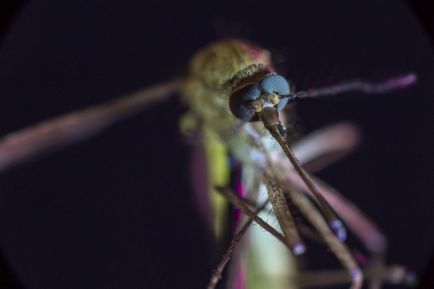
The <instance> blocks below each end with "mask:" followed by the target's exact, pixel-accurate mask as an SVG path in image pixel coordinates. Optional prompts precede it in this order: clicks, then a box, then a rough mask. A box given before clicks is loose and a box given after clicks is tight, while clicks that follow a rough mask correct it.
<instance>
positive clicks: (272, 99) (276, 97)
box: [229, 74, 294, 121]
mask: <svg viewBox="0 0 434 289" xmlns="http://www.w3.org/2000/svg"><path fill="white" fill-rule="evenodd" d="M293 95H294V92H293V91H291V88H290V86H289V83H288V81H287V80H286V79H285V78H284V77H283V76H281V75H278V74H269V75H266V76H265V77H263V78H262V79H260V80H259V81H258V82H256V83H253V84H248V85H245V86H243V87H241V88H235V89H234V90H233V92H232V94H231V96H230V98H229V107H230V109H231V112H232V113H233V114H234V115H235V116H236V117H237V118H240V119H242V120H244V121H258V120H259V114H260V113H262V111H263V110H264V109H266V108H274V110H276V111H281V110H282V109H283V108H284V107H285V106H286V104H287V103H288V101H289V100H290V99H291V97H292V96H293Z"/></svg>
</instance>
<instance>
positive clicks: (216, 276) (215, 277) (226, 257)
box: [206, 201, 268, 289]
mask: <svg viewBox="0 0 434 289" xmlns="http://www.w3.org/2000/svg"><path fill="white" fill-rule="evenodd" d="M267 203H268V201H267V202H265V203H264V204H263V205H261V206H260V207H259V208H258V209H256V211H255V212H254V214H255V216H257V215H258V213H259V212H260V211H262V210H263V209H264V208H265V206H266V205H267ZM253 221H254V218H249V220H248V221H246V223H245V224H244V225H242V226H241V228H240V229H239V230H238V231H237V232H236V233H235V235H234V236H233V238H232V240H231V242H230V244H229V246H228V248H227V249H226V251H225V253H224V254H223V257H222V259H221V260H220V262H219V264H218V265H217V268H216V269H215V270H214V272H213V274H212V275H211V278H210V280H209V283H208V286H207V287H206V288H207V289H214V288H215V287H216V286H217V284H218V282H219V281H220V280H221V278H222V274H223V271H224V269H225V268H226V266H227V264H228V263H229V261H230V260H231V258H232V255H233V253H234V250H235V248H236V247H237V245H238V244H239V243H240V241H241V238H242V237H243V236H244V235H245V233H246V232H247V229H248V228H249V226H250V225H251V224H252V222H253Z"/></svg>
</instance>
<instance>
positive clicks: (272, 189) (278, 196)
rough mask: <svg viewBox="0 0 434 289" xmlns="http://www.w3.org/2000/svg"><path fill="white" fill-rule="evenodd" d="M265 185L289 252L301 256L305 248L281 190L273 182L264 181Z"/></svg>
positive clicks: (269, 180)
mask: <svg viewBox="0 0 434 289" xmlns="http://www.w3.org/2000/svg"><path fill="white" fill-rule="evenodd" d="M265 183H266V186H267V192H268V196H269V199H270V202H271V204H272V205H273V211H274V214H275V215H276V217H277V221H278V222H279V225H280V228H281V229H282V231H283V236H284V237H285V240H286V243H287V244H288V245H289V247H291V251H292V252H293V253H294V255H301V254H303V253H304V252H305V251H306V247H305V245H304V243H303V241H302V240H301V238H300V235H299V233H298V231H297V228H296V225H295V222H294V219H293V217H292V214H291V212H290V210H289V207H288V204H287V202H286V198H285V195H284V193H283V191H282V189H281V188H280V187H279V186H278V185H277V184H276V182H275V181H274V180H271V179H265Z"/></svg>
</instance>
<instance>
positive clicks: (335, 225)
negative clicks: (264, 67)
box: [260, 109, 346, 240]
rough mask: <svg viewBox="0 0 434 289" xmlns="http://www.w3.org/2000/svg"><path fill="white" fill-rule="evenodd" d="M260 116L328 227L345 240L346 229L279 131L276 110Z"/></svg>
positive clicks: (266, 111) (265, 111) (267, 111)
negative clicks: (316, 204)
mask: <svg viewBox="0 0 434 289" xmlns="http://www.w3.org/2000/svg"><path fill="white" fill-rule="evenodd" d="M260 118H261V120H262V121H263V123H264V126H265V127H266V128H267V130H268V131H269V132H270V133H271V135H272V136H273V137H274V138H275V139H276V141H277V142H278V143H279V145H280V146H281V148H282V150H283V151H284V153H285V155H286V156H287V157H288V160H289V161H290V162H291V164H292V165H293V167H294V169H295V171H296V172H297V174H298V175H299V176H300V177H301V179H302V180H303V182H304V183H305V185H306V186H307V187H308V188H309V191H310V192H311V193H312V194H313V195H314V197H315V199H316V200H317V202H318V204H319V206H320V208H321V211H322V212H323V213H324V217H325V218H326V219H327V222H328V224H329V226H330V228H332V230H333V231H334V233H335V234H336V235H337V236H338V238H339V239H340V240H345V238H346V230H345V227H344V226H343V223H342V222H341V221H340V220H339V218H338V217H337V216H336V214H335V212H334V211H333V209H332V207H331V206H330V204H329V203H328V202H327V201H326V199H324V197H323V196H322V195H321V194H320V193H319V192H318V189H317V188H316V186H315V184H314V183H313V181H312V178H311V177H310V175H309V174H308V173H307V172H306V171H305V170H304V169H303V167H302V166H301V165H300V163H299V161H298V160H297V158H296V157H295V155H294V153H293V152H292V150H291V148H290V147H289V145H288V143H287V142H286V140H285V137H284V134H283V133H282V131H281V124H280V121H279V120H278V114H277V111H276V110H272V109H268V110H267V109H264V110H263V112H262V113H261V115H260Z"/></svg>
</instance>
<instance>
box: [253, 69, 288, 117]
mask: <svg viewBox="0 0 434 289" xmlns="http://www.w3.org/2000/svg"><path fill="white" fill-rule="evenodd" d="M259 85H260V87H261V88H262V90H263V91H264V92H265V93H276V94H278V95H280V96H284V95H288V94H290V92H291V89H290V87H289V83H288V81H286V79H285V78H284V77H283V76H281V75H278V74H273V75H269V76H267V77H265V78H264V79H262V80H261V82H260V83H259ZM287 103H288V98H284V99H282V100H280V102H279V103H278V104H277V109H278V110H282V109H283V108H284V107H285V105H286V104H287Z"/></svg>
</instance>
